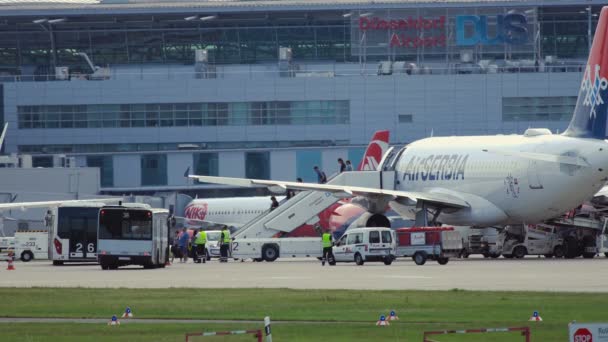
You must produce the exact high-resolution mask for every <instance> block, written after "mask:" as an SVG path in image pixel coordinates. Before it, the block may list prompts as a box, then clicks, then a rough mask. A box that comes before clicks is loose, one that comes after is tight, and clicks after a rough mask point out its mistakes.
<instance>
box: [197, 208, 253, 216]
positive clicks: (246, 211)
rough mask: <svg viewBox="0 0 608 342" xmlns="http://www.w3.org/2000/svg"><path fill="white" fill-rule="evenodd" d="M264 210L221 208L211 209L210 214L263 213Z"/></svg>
mask: <svg viewBox="0 0 608 342" xmlns="http://www.w3.org/2000/svg"><path fill="white" fill-rule="evenodd" d="M263 212H264V210H241V209H239V210H220V211H210V212H209V215H230V214H261V213H263Z"/></svg>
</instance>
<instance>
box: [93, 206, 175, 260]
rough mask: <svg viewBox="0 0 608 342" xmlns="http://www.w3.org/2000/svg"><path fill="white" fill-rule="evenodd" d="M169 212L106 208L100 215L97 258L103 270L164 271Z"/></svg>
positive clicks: (166, 257) (119, 207)
mask: <svg viewBox="0 0 608 342" xmlns="http://www.w3.org/2000/svg"><path fill="white" fill-rule="evenodd" d="M168 218H169V211H168V210H166V209H151V208H147V209H146V208H128V207H123V206H106V207H103V208H101V210H100V211H99V231H98V234H99V239H98V249H99V254H98V256H97V259H98V261H99V264H100V265H101V269H102V270H108V269H117V268H118V267H119V266H126V265H142V266H144V268H156V267H165V261H166V260H167V259H168V253H169V220H168Z"/></svg>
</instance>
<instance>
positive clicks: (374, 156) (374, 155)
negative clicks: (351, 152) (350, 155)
mask: <svg viewBox="0 0 608 342" xmlns="http://www.w3.org/2000/svg"><path fill="white" fill-rule="evenodd" d="M388 139H389V131H378V132H376V133H375V134H374V136H373V137H372V141H371V142H370V143H369V145H367V149H366V150H365V154H364V155H363V159H361V163H360V164H359V167H358V168H357V170H359V171H376V169H377V168H378V165H379V164H380V161H381V160H382V156H384V153H386V151H387V150H388V146H389V145H388Z"/></svg>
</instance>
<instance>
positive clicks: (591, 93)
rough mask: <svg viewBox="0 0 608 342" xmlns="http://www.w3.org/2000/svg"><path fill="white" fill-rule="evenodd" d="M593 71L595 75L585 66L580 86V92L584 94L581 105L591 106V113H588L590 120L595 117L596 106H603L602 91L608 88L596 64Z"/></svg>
mask: <svg viewBox="0 0 608 342" xmlns="http://www.w3.org/2000/svg"><path fill="white" fill-rule="evenodd" d="M594 69H595V73H593V74H592V72H591V66H590V65H587V69H586V70H585V76H584V77H583V84H582V85H581V90H582V91H583V92H585V95H584V98H583V104H584V105H585V106H591V111H590V113H589V117H590V118H591V119H595V117H596V115H597V113H596V109H597V106H599V105H601V104H604V99H602V91H603V90H606V88H607V87H608V80H606V77H602V76H601V75H600V66H599V65H597V64H596V65H595V68H594ZM592 76H593V77H592Z"/></svg>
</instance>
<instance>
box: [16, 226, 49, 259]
mask: <svg viewBox="0 0 608 342" xmlns="http://www.w3.org/2000/svg"><path fill="white" fill-rule="evenodd" d="M48 248H49V232H48V231H46V230H24V231H17V232H15V258H19V259H21V261H23V262H28V261H31V260H33V259H39V260H45V259H48V257H49V253H48Z"/></svg>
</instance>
